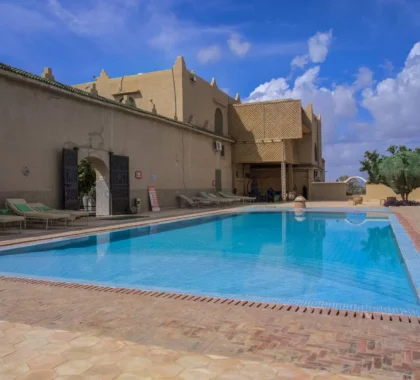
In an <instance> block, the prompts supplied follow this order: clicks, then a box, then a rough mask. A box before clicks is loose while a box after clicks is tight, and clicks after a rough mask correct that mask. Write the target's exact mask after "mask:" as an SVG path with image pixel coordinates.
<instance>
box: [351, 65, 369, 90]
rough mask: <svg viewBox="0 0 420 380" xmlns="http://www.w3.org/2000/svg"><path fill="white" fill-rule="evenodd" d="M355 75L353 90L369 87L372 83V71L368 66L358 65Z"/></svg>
mask: <svg viewBox="0 0 420 380" xmlns="http://www.w3.org/2000/svg"><path fill="white" fill-rule="evenodd" d="M355 76H356V80H355V81H354V83H353V86H354V89H355V90H361V89H363V88H366V87H370V86H372V85H373V83H374V81H373V72H372V70H370V69H369V68H368V67H365V66H362V67H359V71H358V72H357V74H356V75H355Z"/></svg>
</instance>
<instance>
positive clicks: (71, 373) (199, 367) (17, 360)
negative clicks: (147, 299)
mask: <svg viewBox="0 0 420 380" xmlns="http://www.w3.org/2000/svg"><path fill="white" fill-rule="evenodd" d="M17 336H19V337H20V338H19V339H17V338H16V337H17ZM0 337H1V338H0V339H1V343H0V344H1V345H0V347H2V349H1V350H0V378H1V379H2V380H9V379H10V380H12V379H16V380H47V379H58V380H64V379H68V380H70V379H73V380H76V379H90V380H95V379H97V380H114V379H115V380H128V379H139V380H141V379H143V380H144V379H148V380H158V379H180V380H210V379H214V380H234V379H236V380H242V379H243V380H253V379H256V380H260V379H261V380H263V379H266V380H279V379H301V380H311V379H317V380H328V379H330V380H332V379H334V380H345V379H347V380H350V379H360V377H356V376H351V375H349V376H347V375H345V376H338V375H333V374H331V373H329V372H328V371H326V370H323V369H315V370H313V369H305V368H299V367H296V366H294V365H291V364H286V363H280V362H276V361H271V362H266V363H261V362H259V361H252V360H245V359H236V358H229V357H225V356H220V355H211V354H199V353H194V352H187V351H176V350H171V349H165V348H162V347H158V346H145V345H140V344H136V343H133V342H131V341H127V340H121V339H114V338H110V337H106V336H102V335H87V334H83V333H80V332H79V333H75V332H69V331H64V330H53V329H46V328H43V327H38V326H30V325H26V324H20V323H10V322H8V321H0ZM11 337H14V338H13V339H10V338H11ZM18 341H19V342H18ZM54 348H56V349H55V350H54ZM370 378H372V377H369V379H370Z"/></svg>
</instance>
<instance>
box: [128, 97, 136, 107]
mask: <svg viewBox="0 0 420 380" xmlns="http://www.w3.org/2000/svg"><path fill="white" fill-rule="evenodd" d="M127 104H128V105H129V106H131V107H135V106H136V102H135V100H134V99H133V98H132V97H131V96H129V97H128V99H127Z"/></svg>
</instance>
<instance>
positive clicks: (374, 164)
mask: <svg viewBox="0 0 420 380" xmlns="http://www.w3.org/2000/svg"><path fill="white" fill-rule="evenodd" d="M386 151H387V152H389V153H391V155H392V156H393V155H396V154H398V153H403V152H414V153H418V154H420V148H416V149H414V150H413V149H411V148H407V147H406V146H405V145H399V146H397V145H391V146H390V147H389V148H388V149H387V150H386ZM385 157H387V156H383V155H380V154H379V153H378V152H377V151H376V150H374V151H373V152H369V151H368V150H367V151H366V152H365V155H364V160H362V161H360V164H361V165H362V166H361V167H360V169H359V170H360V171H361V172H367V173H368V182H369V183H375V184H378V183H383V181H382V179H381V177H380V174H379V164H380V162H381V161H382V159H383V158H385Z"/></svg>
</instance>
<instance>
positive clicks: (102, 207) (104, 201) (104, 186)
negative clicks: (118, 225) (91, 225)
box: [79, 151, 110, 216]
mask: <svg viewBox="0 0 420 380" xmlns="http://www.w3.org/2000/svg"><path fill="white" fill-rule="evenodd" d="M105 157H106V158H107V156H105ZM105 157H103V158H102V157H101V158H100V157H99V156H96V155H92V154H89V152H86V154H83V151H81V152H80V154H79V197H80V198H81V199H82V201H83V196H84V195H87V196H88V198H89V200H90V202H89V203H88V207H89V208H91V207H92V206H93V207H94V211H95V213H96V216H108V215H110V190H109V189H110V187H109V167H108V165H107V164H106V163H105V161H104V158H105ZM86 162H87V163H88V165H86ZM83 164H84V166H85V167H89V166H90V168H92V169H93V170H94V183H93V185H92V186H91V188H90V189H86V186H84V187H83V186H82V188H83V191H85V192H86V190H87V191H88V194H83V193H82V192H81V191H80V188H81V187H80V180H81V179H82V178H83V176H81V175H80V168H81V166H82V165H83ZM89 170H90V169H89ZM83 206H86V198H85V204H84V205H83Z"/></svg>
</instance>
